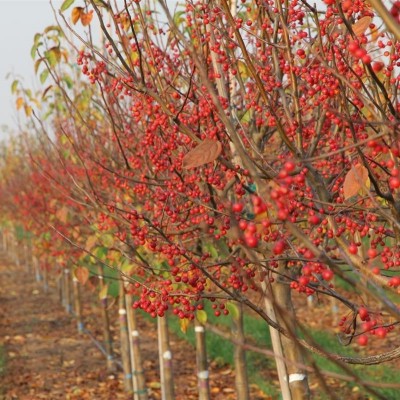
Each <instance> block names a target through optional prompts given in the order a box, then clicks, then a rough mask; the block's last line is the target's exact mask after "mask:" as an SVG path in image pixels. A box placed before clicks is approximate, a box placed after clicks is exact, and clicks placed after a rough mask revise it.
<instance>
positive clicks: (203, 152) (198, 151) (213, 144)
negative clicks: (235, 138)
mask: <svg viewBox="0 0 400 400" xmlns="http://www.w3.org/2000/svg"><path fill="white" fill-rule="evenodd" d="M221 151H222V145H221V142H219V141H218V140H213V139H205V140H203V141H202V142H201V143H200V144H199V145H198V146H197V147H195V148H194V149H192V150H190V151H189V153H187V154H186V155H185V157H183V164H182V167H183V168H185V169H189V168H195V167H200V166H201V165H204V164H208V163H209V162H212V161H215V160H216V159H217V158H218V156H219V155H220V154H221Z"/></svg>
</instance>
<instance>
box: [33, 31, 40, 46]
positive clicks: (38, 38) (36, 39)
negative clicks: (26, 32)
mask: <svg viewBox="0 0 400 400" xmlns="http://www.w3.org/2000/svg"><path fill="white" fill-rule="evenodd" d="M41 37H42V34H41V33H35V36H34V37H33V43H35V44H36V45H37V44H38V43H39V40H40V38H41Z"/></svg>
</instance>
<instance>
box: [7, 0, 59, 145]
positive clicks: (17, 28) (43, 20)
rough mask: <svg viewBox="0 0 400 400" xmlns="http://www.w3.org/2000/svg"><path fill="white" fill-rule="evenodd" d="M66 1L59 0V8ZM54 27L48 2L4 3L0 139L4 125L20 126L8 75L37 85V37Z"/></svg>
mask: <svg viewBox="0 0 400 400" xmlns="http://www.w3.org/2000/svg"><path fill="white" fill-rule="evenodd" d="M61 3H62V1H60V0H55V1H53V4H54V5H55V6H56V7H59V6H60V5H61ZM52 23H54V15H53V11H52V9H51V7H50V3H49V1H48V0H0V127H1V128H0V138H3V137H4V136H5V133H4V128H3V127H2V126H3V125H8V126H10V127H13V126H15V125H16V116H17V114H16V112H15V107H14V105H13V101H14V100H13V98H12V96H11V91H10V86H11V83H12V81H13V78H9V79H6V75H7V74H8V73H10V72H11V73H12V74H14V75H15V76H18V77H23V80H24V82H25V84H26V86H29V87H31V86H32V84H33V83H34V81H35V74H34V70H33V60H32V58H31V56H30V49H31V47H32V44H33V36H34V35H35V33H37V32H42V31H43V29H44V28H45V27H46V26H48V25H50V24H52Z"/></svg>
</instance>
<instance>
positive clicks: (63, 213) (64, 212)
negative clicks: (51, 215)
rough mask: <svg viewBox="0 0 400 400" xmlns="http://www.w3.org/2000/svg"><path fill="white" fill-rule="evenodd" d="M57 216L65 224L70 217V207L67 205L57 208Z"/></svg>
mask: <svg viewBox="0 0 400 400" xmlns="http://www.w3.org/2000/svg"><path fill="white" fill-rule="evenodd" d="M56 216H57V218H58V219H59V220H60V221H61V222H62V223H63V224H65V223H66V222H67V219H68V208H67V207H66V206H62V207H61V208H60V209H58V210H57V212H56Z"/></svg>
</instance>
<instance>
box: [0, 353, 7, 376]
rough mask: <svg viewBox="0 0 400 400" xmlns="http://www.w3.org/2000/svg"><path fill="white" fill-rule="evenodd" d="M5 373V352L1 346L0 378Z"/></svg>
mask: <svg viewBox="0 0 400 400" xmlns="http://www.w3.org/2000/svg"><path fill="white" fill-rule="evenodd" d="M5 371H6V352H5V350H4V347H3V346H0V376H1V375H4V373H5Z"/></svg>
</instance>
